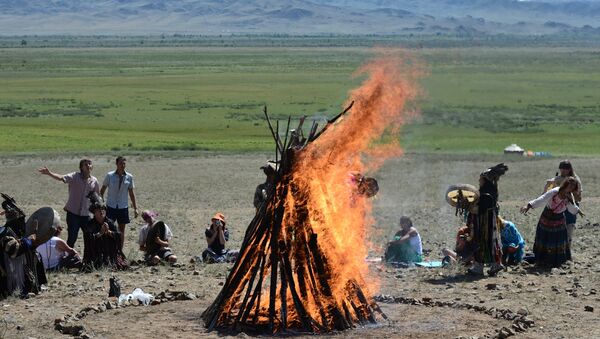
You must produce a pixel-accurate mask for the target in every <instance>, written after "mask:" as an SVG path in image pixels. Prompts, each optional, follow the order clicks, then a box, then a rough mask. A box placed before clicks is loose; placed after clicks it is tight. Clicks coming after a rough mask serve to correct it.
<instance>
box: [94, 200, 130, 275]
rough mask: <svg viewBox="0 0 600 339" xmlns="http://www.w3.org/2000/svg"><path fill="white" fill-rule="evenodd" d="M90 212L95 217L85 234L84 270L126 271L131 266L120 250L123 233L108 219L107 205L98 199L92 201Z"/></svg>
mask: <svg viewBox="0 0 600 339" xmlns="http://www.w3.org/2000/svg"><path fill="white" fill-rule="evenodd" d="M90 200H92V199H90ZM90 212H92V214H93V215H94V216H93V218H92V219H91V220H90V221H89V222H88V224H87V226H86V228H85V230H84V233H83V241H84V249H83V265H84V268H86V269H92V268H100V267H102V266H106V267H110V268H113V269H117V270H122V269H126V268H127V267H128V266H129V265H128V263H127V259H125V255H124V254H123V252H122V251H121V249H120V247H121V246H120V244H121V233H119V230H118V229H117V226H115V223H114V222H113V221H112V220H110V219H108V218H107V217H106V205H104V203H103V202H102V200H101V199H100V198H98V200H95V201H92V204H91V205H90Z"/></svg>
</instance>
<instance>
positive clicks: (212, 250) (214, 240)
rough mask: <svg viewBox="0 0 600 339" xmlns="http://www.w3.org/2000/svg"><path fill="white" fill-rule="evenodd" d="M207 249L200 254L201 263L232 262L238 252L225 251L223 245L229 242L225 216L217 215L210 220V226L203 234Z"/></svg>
mask: <svg viewBox="0 0 600 339" xmlns="http://www.w3.org/2000/svg"><path fill="white" fill-rule="evenodd" d="M204 235H205V236H206V242H207V244H208V248H207V249H206V250H204V252H202V261H204V262H205V263H208V264H212V263H222V262H234V261H235V259H236V258H237V255H238V251H231V250H227V249H225V243H226V242H227V241H229V230H228V229H227V224H226V223H225V215H223V213H217V214H215V216H214V217H212V219H211V224H210V225H209V226H208V227H207V228H206V231H205V232H204Z"/></svg>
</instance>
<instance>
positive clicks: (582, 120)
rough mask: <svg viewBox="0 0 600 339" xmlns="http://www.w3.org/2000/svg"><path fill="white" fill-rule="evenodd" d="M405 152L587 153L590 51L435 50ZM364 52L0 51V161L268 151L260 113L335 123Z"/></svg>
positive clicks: (597, 63) (598, 82) (590, 150)
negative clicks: (19, 156) (32, 156)
mask: <svg viewBox="0 0 600 339" xmlns="http://www.w3.org/2000/svg"><path fill="white" fill-rule="evenodd" d="M414 53H415V54H416V55H417V56H418V57H419V58H420V59H421V60H422V61H424V63H425V64H426V65H427V68H428V73H429V75H428V76H427V77H426V78H424V79H423V80H422V84H421V85H422V86H423V87H424V89H425V92H426V95H425V96H424V97H423V98H422V99H421V100H420V101H419V103H418V106H419V107H420V108H421V110H422V115H421V118H419V119H418V121H415V122H413V123H412V124H411V125H409V126H407V127H406V128H405V129H404V135H403V137H402V138H403V139H402V140H403V144H404V145H405V148H406V149H407V150H408V151H418V152H421V151H422V152H444V153H469V152H474V153H498V152H501V150H502V148H503V147H504V146H506V145H508V144H510V143H514V142H516V143H518V144H520V145H521V146H522V147H525V148H527V149H532V150H535V151H549V152H552V153H554V154H557V155H558V154H560V155H594V154H598V153H600V150H599V149H598V146H597V145H599V144H600V137H599V136H600V91H598V88H600V73H598V72H597V70H598V69H600V49H576V48H542V47H539V48H456V49H455V48H439V49H419V50H414ZM372 55H373V54H372V50H370V49H367V48H347V47H343V48H342V47H340V48H320V47H310V48H306V47H304V48H262V47H261V48H259V47H248V48H215V47H204V48H195V47H169V48H154V47H135V48H133V47H122V48H4V49H2V48H0V129H1V130H2V133H0V152H1V153H4V154H6V153H24V152H42V153H43V152H52V153H54V152H71V153H74V152H108V151H120V152H122V153H123V152H138V151H164V150H167V151H169V150H212V151H234V152H238V151H247V150H261V151H263V150H271V149H272V148H273V145H272V142H271V138H270V136H269V132H268V130H267V128H266V123H265V121H264V119H263V116H262V107H263V105H267V106H268V109H269V112H270V114H271V116H273V117H275V118H279V119H281V120H283V119H286V118H287V116H288V115H289V114H291V115H293V116H299V115H307V116H309V117H312V118H314V119H317V120H320V121H322V120H323V119H324V117H326V116H332V115H334V114H336V113H337V112H339V110H340V109H341V105H342V103H343V102H344V101H345V100H346V98H347V93H348V90H350V89H351V88H353V87H355V86H357V85H358V84H359V83H360V79H353V78H352V73H353V72H354V70H355V69H356V68H357V67H358V66H359V65H360V64H361V63H363V62H364V61H365V60H367V59H368V58H370V57H371V56H372Z"/></svg>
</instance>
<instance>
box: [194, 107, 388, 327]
mask: <svg viewBox="0 0 600 339" xmlns="http://www.w3.org/2000/svg"><path fill="white" fill-rule="evenodd" d="M351 107H352V104H350V106H349V107H348V108H347V109H346V110H344V111H343V112H342V113H340V114H339V115H337V116H336V117H335V118H333V119H331V120H329V121H328V122H327V124H326V125H325V126H324V127H323V128H322V129H321V131H319V132H318V124H317V123H315V122H313V125H312V128H311V129H310V132H309V134H308V136H307V137H305V136H304V134H303V132H302V125H303V123H304V119H300V123H299V126H298V127H297V128H296V129H293V130H290V129H289V127H290V119H288V121H287V127H286V129H285V131H286V134H285V137H284V138H280V137H279V134H278V132H279V131H278V130H279V126H278V124H277V127H276V128H273V126H272V124H271V122H270V120H269V116H268V115H267V111H266V108H265V111H264V113H265V117H266V119H267V122H268V124H269V128H270V130H271V133H272V135H273V138H274V140H275V144H276V156H277V159H276V163H277V164H278V166H277V171H276V172H277V173H276V176H275V179H274V182H273V183H272V185H270V186H269V187H271V188H270V192H268V195H267V199H266V201H265V202H264V203H263V204H262V205H261V207H260V208H259V210H258V212H257V213H256V215H255V217H254V219H253V220H252V222H251V223H250V225H249V226H248V229H247V230H246V234H245V237H244V241H243V243H242V246H241V250H240V253H239V256H238V259H237V261H236V263H235V265H234V266H233V268H232V270H231V272H230V274H229V276H228V277H227V280H226V282H225V284H224V286H223V289H222V290H221V292H220V293H219V295H218V296H217V298H216V300H215V301H214V302H213V304H212V305H211V306H210V307H208V308H207V309H206V310H205V311H204V313H203V314H202V318H203V320H204V322H205V325H206V327H207V328H208V329H209V330H214V329H216V330H220V331H233V332H237V331H245V332H254V333H269V334H277V333H284V332H309V333H326V332H331V331H335V330H344V329H348V328H351V327H353V326H355V325H356V324H365V323H375V322H376V315H375V312H376V311H377V312H379V313H380V314H381V315H382V316H383V317H385V315H384V314H383V313H382V312H381V310H380V309H379V308H378V306H377V305H376V304H375V303H374V302H373V301H371V300H370V298H368V297H367V295H365V293H364V292H363V287H362V285H363V282H362V278H361V277H360V274H359V273H358V272H357V273H356V275H357V277H356V278H350V279H348V278H343V279H344V281H343V282H341V284H342V285H343V286H341V287H340V281H339V280H338V279H340V276H339V275H338V274H337V271H336V270H337V267H336V265H337V263H333V262H331V260H330V258H328V256H327V254H326V251H324V248H325V247H326V246H330V245H329V244H327V243H323V241H322V238H320V237H319V234H318V233H317V232H315V230H314V229H313V227H312V223H313V222H314V220H316V219H319V218H321V219H323V216H321V215H319V211H318V210H315V209H314V208H312V207H311V206H309V204H310V201H312V200H315V198H314V197H311V195H313V194H319V193H318V192H313V191H312V190H311V189H309V188H308V187H306V186H303V185H302V184H301V183H299V182H298V181H297V180H294V176H293V175H292V174H293V173H295V171H298V170H299V169H297V168H296V167H295V165H296V160H297V159H298V157H299V156H300V155H301V154H302V153H303V152H307V151H308V150H310V148H309V147H308V146H309V145H311V144H312V143H313V142H314V141H315V140H317V139H318V138H319V137H320V136H322V135H323V134H325V133H327V131H328V129H329V127H330V126H332V125H333V124H334V123H335V122H336V120H338V119H339V118H341V117H342V116H343V115H345V114H346V113H348V111H349V110H350V108H351ZM282 139H283V140H282ZM296 174H297V173H296ZM325 198H326V197H325ZM334 283H335V286H334Z"/></svg>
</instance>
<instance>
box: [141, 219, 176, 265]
mask: <svg viewBox="0 0 600 339" xmlns="http://www.w3.org/2000/svg"><path fill="white" fill-rule="evenodd" d="M157 216H158V213H156V212H154V211H148V210H145V211H144V212H142V219H144V222H146V225H144V226H142V228H140V235H139V238H138V244H139V245H140V251H144V252H145V253H144V260H145V261H146V263H147V264H148V265H157V264H158V263H159V262H160V260H161V259H162V260H166V261H168V262H169V263H171V264H174V263H176V262H177V257H176V256H175V254H173V252H172V251H171V248H170V247H169V240H171V238H172V237H173V233H172V232H171V229H170V228H169V226H168V225H167V224H165V223H164V222H162V221H159V220H156V219H155V218H156V217H157Z"/></svg>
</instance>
